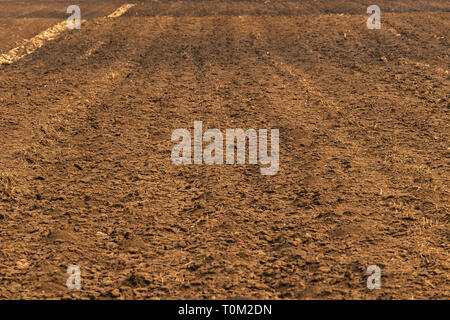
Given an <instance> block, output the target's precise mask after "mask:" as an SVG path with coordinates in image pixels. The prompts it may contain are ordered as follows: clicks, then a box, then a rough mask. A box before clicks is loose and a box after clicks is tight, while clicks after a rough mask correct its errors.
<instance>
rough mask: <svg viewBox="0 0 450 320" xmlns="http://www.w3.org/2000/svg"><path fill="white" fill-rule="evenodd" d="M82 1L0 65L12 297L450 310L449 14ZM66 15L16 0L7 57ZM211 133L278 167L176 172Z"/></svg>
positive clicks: (443, 9) (426, 9) (393, 4)
mask: <svg viewBox="0 0 450 320" xmlns="http://www.w3.org/2000/svg"><path fill="white" fill-rule="evenodd" d="M78 3H79V5H80V7H81V10H82V15H83V16H82V17H83V18H84V19H87V20H88V21H87V23H85V24H84V25H83V27H82V29H81V30H73V31H67V32H65V33H63V34H62V35H61V36H60V37H59V38H57V39H56V40H54V41H51V42H48V43H47V44H46V45H45V46H43V47H42V48H40V49H38V50H37V51H36V52H34V53H33V54H31V55H28V56H26V57H25V58H23V59H22V60H20V61H18V62H17V63H15V64H12V65H2V66H0V150H1V153H0V298H3V299H5V298H13V299H16V298H27V299H29V298H31V299H36V298H44V299H46V298H83V299H88V298H95V299H105V298H106V299H108V298H127V299H143V298H146V299H160V298H169V299H178V298H183V299H184V298H196V299H203V298H209V299H218V298H224V299H229V298H250V299H252V298H259V299H312V298H316V299H341V298H345V299H350V298H353V299H431V298H434V299H449V298H450V277H449V275H450V274H449V270H450V263H449V261H450V260H449V249H450V232H449V230H450V228H449V222H450V221H449V213H448V209H449V193H448V186H449V177H450V175H449V158H450V157H449V156H450V153H449V151H450V146H449V143H448V141H449V126H448V124H449V74H448V69H449V57H448V52H449V30H450V19H449V18H450V13H449V11H450V2H449V1H444V0H442V1H437V0H436V1H425V0H422V1H418V0H403V1H399V0H397V1H392V0H389V1H388V0H378V1H377V4H378V5H379V6H380V7H381V10H382V29H381V30H368V29H367V27H366V20H367V18H368V16H369V15H367V14H366V9H367V6H368V5H370V4H372V3H368V2H367V1H363V0H358V1H353V0H352V1H350V0H337V1H332V0H327V1H325V0H323V1H313V0H307V1H306V0H302V1H292V2H288V1H266V2H264V1H248V2H242V1H220V2H219V1H183V2H174V1H161V0H160V1H137V2H136V4H137V5H136V7H134V8H132V9H131V10H129V11H128V12H127V13H126V14H125V15H124V16H122V17H120V18H117V19H105V18H102V17H104V16H106V15H108V14H110V13H111V12H113V11H114V10H115V9H116V8H117V7H119V6H120V5H121V4H122V3H124V2H123V1H104V0H102V1H91V0H90V1H78ZM66 8H67V1H66V0H64V1H43V0H41V1H32V3H31V4H30V2H28V3H26V2H23V3H22V2H18V1H11V0H0V40H1V41H0V53H5V52H7V51H8V50H10V49H12V48H14V47H15V46H16V44H17V43H18V42H20V41H21V40H22V39H24V38H30V37H32V36H34V35H36V34H38V33H39V32H41V31H43V30H45V29H46V28H48V27H49V26H52V25H53V24H55V23H57V22H59V21H62V19H65V18H66V17H67V15H66V14H65V9H66ZM84 13H86V14H84ZM194 121H203V126H204V128H218V129H220V130H222V131H225V130H226V129H227V128H244V129H248V128H255V129H271V128H278V129H279V130H280V171H279V172H278V174H277V175H274V176H262V175H261V174H260V171H259V166H258V165H213V166H208V165H190V166H176V165H174V164H172V162H171V159H170V153H171V149H172V147H173V146H174V143H173V142H171V140H170V137H171V133H172V132H173V131H174V130H175V129H177V128H187V129H189V130H192V127H193V123H194ZM73 264H75V265H79V266H80V268H81V272H82V289H81V290H69V289H67V287H66V279H67V277H68V275H67V274H66V269H67V267H68V266H69V265H73ZM369 265H378V266H379V267H380V268H381V272H382V288H381V289H380V290H373V291H371V290H368V289H367V287H366V279H367V277H368V276H367V275H366V274H365V271H366V269H367V267H368V266H369Z"/></svg>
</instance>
